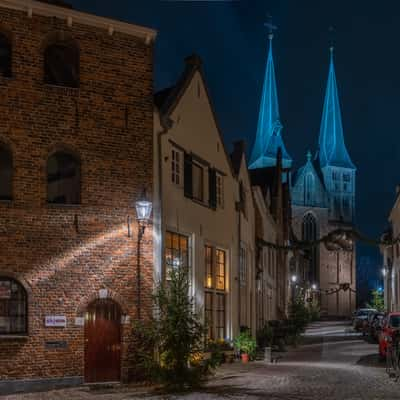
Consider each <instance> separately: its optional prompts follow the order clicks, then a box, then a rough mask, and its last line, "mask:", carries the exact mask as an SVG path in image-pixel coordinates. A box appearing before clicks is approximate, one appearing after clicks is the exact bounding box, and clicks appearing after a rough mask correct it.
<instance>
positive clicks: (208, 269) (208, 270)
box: [204, 246, 214, 289]
mask: <svg viewBox="0 0 400 400" xmlns="http://www.w3.org/2000/svg"><path fill="white" fill-rule="evenodd" d="M204 250H205V282H204V286H205V287H206V288H209V289H211V288H212V287H213V285H214V280H213V265H212V263H213V259H212V252H213V249H212V247H210V246H205V249H204Z"/></svg>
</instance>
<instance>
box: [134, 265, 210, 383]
mask: <svg viewBox="0 0 400 400" xmlns="http://www.w3.org/2000/svg"><path fill="white" fill-rule="evenodd" d="M188 293H189V279H188V272H187V270H186V269H179V268H178V269H173V270H172V271H171V273H170V275H169V279H168V283H167V285H161V284H160V285H159V286H158V287H157V289H156V293H155V295H154V303H155V306H156V310H157V314H158V315H157V317H156V318H155V319H154V320H152V321H148V322H141V323H136V324H135V325H134V329H133V331H134V335H136V336H137V339H138V340H137V341H138V342H139V341H140V340H143V336H146V338H145V340H144V342H145V346H144V347H145V349H143V351H142V350H141V349H140V350H139V351H138V352H137V356H138V357H139V358H138V361H139V362H140V363H141V364H142V367H143V368H144V369H145V371H146V375H147V376H150V377H152V379H153V380H155V381H159V382H161V383H162V384H164V386H166V387H167V388H169V389H172V390H183V389H185V388H187V387H194V386H198V385H199V384H200V383H201V382H202V381H203V380H204V379H205V377H206V376H207V374H208V373H209V367H210V365H209V363H207V362H201V360H202V354H203V351H204V337H205V334H206V327H205V325H204V324H202V323H201V322H200V321H201V318H200V316H199V315H198V314H197V313H196V311H195V307H194V299H193V298H192V297H190V296H189V295H188ZM140 346H142V345H140ZM140 346H139V347H140ZM151 347H153V349H156V351H157V353H158V360H155V361H153V360H152V358H151V353H152V351H151ZM153 352H154V350H153ZM153 358H154V357H153Z"/></svg>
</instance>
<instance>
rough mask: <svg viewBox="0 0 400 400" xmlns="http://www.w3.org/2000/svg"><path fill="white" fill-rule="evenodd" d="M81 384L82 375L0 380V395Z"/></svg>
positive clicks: (41, 390) (42, 390)
mask: <svg viewBox="0 0 400 400" xmlns="http://www.w3.org/2000/svg"><path fill="white" fill-rule="evenodd" d="M82 384H83V377H82V376H69V377H63V378H43V379H18V380H4V381H0V396H5V395H10V394H16V393H24V392H44V391H49V390H54V389H62V388H67V387H71V386H79V385H82Z"/></svg>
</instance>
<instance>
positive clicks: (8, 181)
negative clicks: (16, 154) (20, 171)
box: [0, 143, 13, 200]
mask: <svg viewBox="0 0 400 400" xmlns="http://www.w3.org/2000/svg"><path fill="white" fill-rule="evenodd" d="M12 176H13V159H12V154H11V150H10V149H9V148H8V147H6V146H5V145H2V144H1V143H0V200H11V198H12Z"/></svg>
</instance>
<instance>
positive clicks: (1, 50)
mask: <svg viewBox="0 0 400 400" xmlns="http://www.w3.org/2000/svg"><path fill="white" fill-rule="evenodd" d="M11 53H12V46H11V41H10V39H9V38H8V36H7V35H5V34H4V33H1V32H0V75H2V76H6V77H10V76H11Z"/></svg>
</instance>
